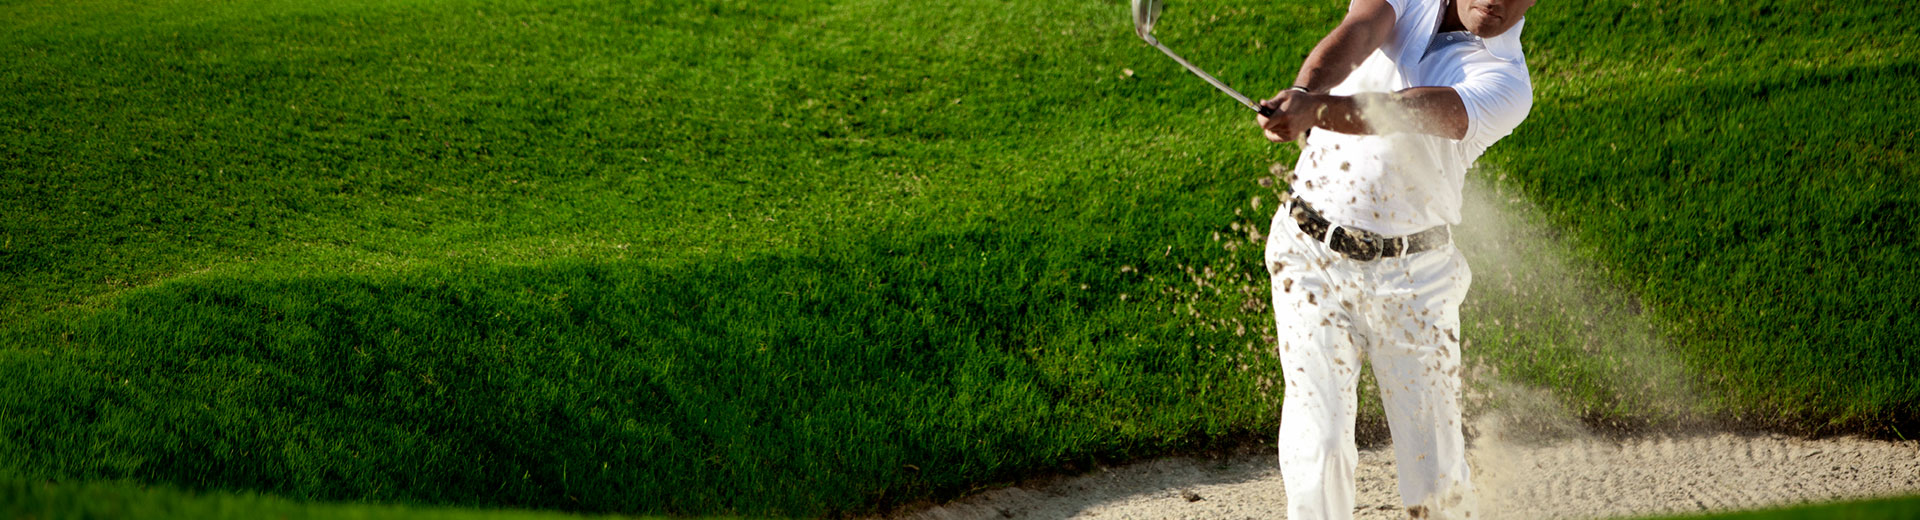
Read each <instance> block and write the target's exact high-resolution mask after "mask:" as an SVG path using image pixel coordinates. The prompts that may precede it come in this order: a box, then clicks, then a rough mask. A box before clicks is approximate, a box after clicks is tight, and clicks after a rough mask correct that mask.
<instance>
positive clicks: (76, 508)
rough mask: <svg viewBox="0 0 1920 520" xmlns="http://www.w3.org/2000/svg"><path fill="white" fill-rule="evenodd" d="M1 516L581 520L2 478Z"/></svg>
mask: <svg viewBox="0 0 1920 520" xmlns="http://www.w3.org/2000/svg"><path fill="white" fill-rule="evenodd" d="M0 518H12V519H19V520H92V519H101V520H109V519H122V518H138V519H142V520H172V519H179V520H225V519H234V520H240V519H259V518H275V519H284V520H302V519H308V518H316V519H321V518H324V519H342V520H344V519H356V520H380V519H408V520H569V519H574V520H579V519H587V518H604V519H607V520H613V519H615V518H621V517H613V516H592V517H588V516H576V515H568V514H562V513H552V512H536V511H514V510H502V509H493V510H479V509H456V508H429V507H403V506H391V505H369V504H315V503H301V502H294V501H291V500H287V499H284V498H276V497H270V496H263V495H259V494H255V493H211V494H204V495H196V494H192V493H186V492H182V491H179V490H174V489H167V488H154V487H148V486H141V485H137V484H132V483H125V482H113V483H89V484H48V483H41V482H30V481H24V480H6V479H0Z"/></svg>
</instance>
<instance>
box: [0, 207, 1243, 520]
mask: <svg viewBox="0 0 1920 520" xmlns="http://www.w3.org/2000/svg"><path fill="white" fill-rule="evenodd" d="M1112 254H1113V252H1112V250H1108V249H1100V248H1097V247H1092V246H1081V245H1071V244H1062V243H1054V242H1050V241H1049V239H1047V238H1046V237H1045V236H1044V235H1042V234H1039V233H1021V232H1018V231H999V230H995V231H988V230H984V229H981V230H975V231H968V232H959V233H951V234H941V235H931V236H928V237H922V238H920V239H917V240H913V241H901V242H885V241H882V242H875V243H869V244H860V245H851V246H847V247H846V248H845V249H836V250H824V251H818V252H816V253H815V254H812V255H803V256H786V257H776V258H763V259H755V260H747V261H739V262H722V263H713V264H690V265H684V266H680V267H675V268H649V267H641V266H636V265H631V264H589V263H562V264H547V265H539V266H532V267H500V268H484V269H475V270H463V271H447V270H429V271H421V272H413V273H406V274H402V275H395V276H385V277H364V276H351V277H350V276H341V277H315V278H297V279H281V280H251V279H230V278H203V279H189V280H182V281H175V282H170V283H166V284H162V285H160V286H157V287H154V288H151V289H148V290H141V291H135V292H132V293H130V294H128V295H127V296H125V297H124V298H123V299H122V300H120V301H119V302H118V303H117V304H115V305H113V306H111V307H108V308H105V309H102V310H100V311H98V312H93V313H89V314H84V315H69V316H64V317H59V318H49V319H43V320H41V321H39V322H36V323H34V324H32V325H31V326H29V327H23V328H20V329H17V330H15V331H14V332H13V333H10V334H9V335H8V337H6V338H4V339H5V341H6V342H7V343H8V345H7V347H8V348H6V349H3V350H0V432H4V435H0V454H3V455H4V457H0V460H4V461H6V462H4V464H5V467H0V472H14V473H17V474H20V475H23V476H29V477H33V478H44V479H50V480H61V481H70V480H115V479H131V480H134V481H140V482H151V483H160V484H170V485H175V486H179V487H182V488H185V489H193V490H214V489H224V490H250V491H260V492H267V493H273V494H279V495H285V496H290V497H294V498H303V499H304V498H313V499H327V500H375V501H398V502H406V503H423V504H440V505H472V506H490V507H491V506H511V507H528V508H542V509H564V510H582V511H618V512H626V513H670V514H715V513H742V514H789V515H808V516H810V515H817V514H823V513H829V512H834V511H860V510H868V509H870V508H873V507H885V506H886V505H888V504H893V503H899V502H902V501H909V500H915V499H920V498H925V497H929V496H950V495H952V494H954V493H958V492H962V491H965V490H966V486H969V485H974V484H977V483H981V482H991V481H995V480H997V479H1005V478H1008V477H1010V476H1013V475H1017V474H1021V473H1025V472H1030V471H1033V470H1036V469H1040V468H1049V467H1055V466H1059V465H1061V464H1063V463H1066V462H1071V461H1076V460H1081V461H1084V460H1089V458H1091V457H1121V456H1137V455H1140V454H1147V453H1154V452H1164V451H1166V450H1168V449H1172V448H1178V447H1191V446H1194V445H1196V444H1203V443H1206V442H1211V441H1210V439H1217V438H1223V437H1227V436H1230V435H1234V434H1240V433H1246V432H1250V431H1264V430H1265V429H1266V428H1267V427H1268V426H1269V425H1270V424H1271V419H1270V418H1271V417H1273V416H1274V415H1273V414H1272V413H1270V412H1271V410H1272V405H1273V404H1274V403H1275V401H1276V399H1274V398H1271V397H1263V396H1261V395H1260V393H1259V392H1257V391H1255V390H1254V389H1253V385H1254V384H1255V383H1254V381H1253V379H1254V378H1252V377H1250V376H1248V375H1246V373H1245V372H1244V371H1243V369H1241V368H1240V367H1239V364H1240V363H1249V362H1251V363H1261V362H1264V361H1263V359H1264V358H1258V357H1254V356H1227V355H1217V354H1215V353H1214V349H1213V347H1209V346H1206V342H1208V341H1214V340H1218V341H1223V342H1224V341H1226V340H1225V339H1223V338H1219V337H1213V336H1220V335H1224V334H1226V333H1225V332H1215V333H1211V334H1212V336H1210V333H1208V332H1207V331H1204V330H1202V331H1198V332H1197V333H1196V331H1194V330H1191V329H1192V328H1189V327H1183V326H1180V324H1179V322H1178V317H1177V316H1174V317H1169V316H1170V315H1171V313H1168V312H1166V311H1165V310H1164V309H1160V308H1156V306H1155V305H1154V304H1152V303H1148V302H1139V301H1137V300H1135V301H1122V300H1120V299H1119V298H1117V297H1116V295H1117V294H1119V293H1125V292H1131V293H1133V294H1146V293H1149V292H1150V291H1147V290H1145V288H1146V287H1147V286H1148V285H1149V282H1148V281H1146V280H1145V279H1143V278H1142V277H1141V275H1139V274H1137V273H1136V274H1127V273H1122V272H1119V271H1116V270H1114V269H1112V268H1111V264H1114V263H1115V262H1114V260H1113V259H1112V258H1109V257H1110V256H1112ZM1083 287H1084V288H1083ZM1221 348H1226V347H1225V345H1224V344H1223V345H1222V347H1221ZM1247 358H1251V359H1247Z"/></svg>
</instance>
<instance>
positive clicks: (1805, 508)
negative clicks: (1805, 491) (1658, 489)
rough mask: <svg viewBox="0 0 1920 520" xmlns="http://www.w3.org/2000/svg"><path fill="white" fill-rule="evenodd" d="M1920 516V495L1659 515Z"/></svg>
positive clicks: (1742, 518)
mask: <svg viewBox="0 0 1920 520" xmlns="http://www.w3.org/2000/svg"><path fill="white" fill-rule="evenodd" d="M1915 517H1920V497H1897V498H1880V499H1871V500H1855V501H1850V502H1836V503H1832V504H1815V505H1800V506H1793V507H1783V508H1779V509H1770V510H1764V511H1744V512H1739V513H1717V514H1705V515H1685V516H1667V517H1659V518H1663V519H1668V520H1680V519H1699V520H1904V519H1907V518H1915Z"/></svg>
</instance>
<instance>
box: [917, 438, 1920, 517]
mask: <svg viewBox="0 0 1920 520" xmlns="http://www.w3.org/2000/svg"><path fill="white" fill-rule="evenodd" d="M1469 451H1470V455H1469V457H1470V460H1471V461H1472V463H1473V465H1474V471H1475V472H1476V475H1475V479H1476V481H1477V485H1479V486H1480V488H1481V489H1480V495H1481V496H1480V501H1481V507H1480V509H1481V515H1480V516H1484V517H1486V518H1493V519H1502V518H1507V519H1553V518H1611V517H1621V516H1629V517H1630V516H1637V515H1649V514H1666V513H1689V512H1700V511H1722V510H1737V509H1753V508H1762V507H1768V506H1775V505H1783V504H1793V503H1801V502H1821V501H1831V500H1839V499H1848V498H1862V497H1873V496H1882V495H1891V494H1904V493H1915V492H1920V443H1916V442H1911V441H1909V442H1883V441H1873V440H1866V439H1860V438H1854V437H1841V438H1829V439H1818V440H1813V439H1801V438H1793V437H1786V436H1780V435H1766V434H1756V435H1742V434H1731V433H1714V434H1698V435H1688V436H1658V437H1647V438H1636V439H1625V440H1605V439H1595V438H1576V439H1562V440H1558V441H1552V442H1548V443H1545V444H1542V445H1534V446H1518V445H1507V444H1502V443H1491V442H1478V443H1476V446H1474V447H1473V448H1472V449H1471V450H1469ZM1276 464H1277V463H1276V460H1275V452H1274V449H1273V446H1271V445H1267V446H1260V447H1250V448H1247V449H1246V450H1243V451H1241V452H1240V453H1236V454H1233V455H1228V456H1224V457H1220V458H1216V459H1205V458H1194V457H1175V458H1166V459H1157V460H1151V461H1146V462H1139V463H1134V464H1128V465H1123V466H1117V467H1110V468H1098V469H1095V470H1092V471H1090V472H1087V473H1085V474H1082V475H1077V476H1072V477H1057V478H1050V479H1044V480H1040V481H1035V482H1028V483H1024V484H1022V485H1019V486H1015V487H1009V488H1003V489H996V490H992V491H988V492H984V493H980V494H977V495H974V496H970V497H966V498H962V499H960V500H956V501H954V502H951V503H948V504H942V505H938V506H933V507H925V508H918V509H912V510H907V511H902V512H899V513H897V514H895V515H893V516H892V517H891V518H903V519H907V518H910V519H960V518H1140V519H1167V518H1196V519H1199V518H1205V519H1234V518H1282V517H1284V516H1285V512H1286V494H1285V493H1284V492H1283V490H1282V488H1281V483H1280V471H1279V468H1278V467H1277V465H1276ZM1357 490H1358V494H1357V505H1358V506H1359V507H1358V508H1357V509H1356V512H1355V515H1354V516H1355V518H1362V519H1387V518H1393V519H1399V518H1406V513H1405V512H1403V511H1402V510H1401V509H1400V507H1399V505H1400V498H1399V493H1398V492H1397V491H1396V490H1395V484H1394V474H1393V451H1392V448H1391V447H1389V446H1384V445H1382V446H1375V447H1371V448H1367V449H1363V450H1361V452H1360V470H1359V472H1358V478H1357Z"/></svg>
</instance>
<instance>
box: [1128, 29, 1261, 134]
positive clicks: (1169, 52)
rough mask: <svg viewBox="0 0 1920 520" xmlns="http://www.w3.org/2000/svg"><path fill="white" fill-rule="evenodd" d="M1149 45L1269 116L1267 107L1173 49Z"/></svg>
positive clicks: (1154, 41) (1234, 97) (1249, 106)
mask: <svg viewBox="0 0 1920 520" xmlns="http://www.w3.org/2000/svg"><path fill="white" fill-rule="evenodd" d="M1147 43H1151V44H1153V46H1154V47H1155V48H1158V49H1160V52H1164V53H1167V57H1169V58H1173V61H1177V62H1180V66H1182V67H1186V68H1187V70H1188V71H1191V72H1193V74H1194V75H1195V76H1200V79H1204V80H1207V83H1212V84H1213V88H1217V89H1220V91H1221V92H1225V93H1227V95H1229V96H1233V99H1235V100H1237V101H1239V102H1240V104H1242V105H1246V106H1247V108H1250V109H1253V111H1254V112H1259V113H1260V115H1263V116H1264V115H1269V113H1268V112H1269V110H1267V108H1266V107H1263V106H1260V105H1258V104H1255V103H1254V102H1253V100H1251V99H1247V96H1246V95H1244V94H1241V93H1240V91H1238V90H1234V89H1233V87H1229V86H1227V84H1226V83H1221V82H1220V80H1218V79H1214V77H1213V75H1211V74H1207V71H1204V70H1200V67H1195V66H1193V64H1192V63H1187V60H1186V58H1181V57H1180V55H1179V54H1174V53H1173V49H1169V48H1167V46H1165V45H1161V44H1160V42H1159V41H1157V40H1148V41H1147Z"/></svg>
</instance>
